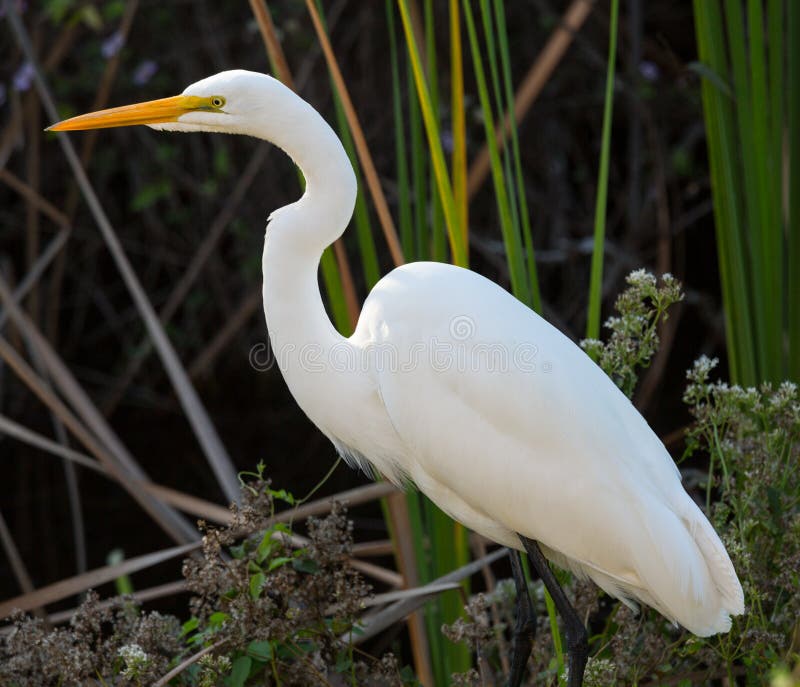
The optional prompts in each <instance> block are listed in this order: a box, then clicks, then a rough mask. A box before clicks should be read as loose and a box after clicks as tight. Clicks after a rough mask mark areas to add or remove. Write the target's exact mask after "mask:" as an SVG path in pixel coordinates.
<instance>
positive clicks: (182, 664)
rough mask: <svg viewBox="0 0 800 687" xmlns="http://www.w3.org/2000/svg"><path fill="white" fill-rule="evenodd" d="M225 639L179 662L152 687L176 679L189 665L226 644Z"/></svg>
mask: <svg viewBox="0 0 800 687" xmlns="http://www.w3.org/2000/svg"><path fill="white" fill-rule="evenodd" d="M227 641H228V640H227V638H223V639H219V640H217V641H216V642H214V643H213V644H212V645H211V646H207V647H206V648H205V649H201V650H200V651H198V652H197V653H196V654H192V655H191V656H189V658H187V659H186V660H185V661H181V662H180V663H179V664H178V665H177V666H175V667H174V668H173V669H172V670H170V671H169V672H168V673H167V674H166V675H164V677H162V678H161V679H160V680H158V682H154V683H153V687H164V685H166V684H167V683H168V682H169V681H170V680H172V678H174V677H177V676H178V675H180V674H181V673H182V672H183V671H184V670H186V669H187V668H188V667H189V666H190V665H192V664H193V663H197V661H199V660H200V659H201V658H203V656H205V655H206V654H210V653H211V652H212V651H214V649H218V648H219V647H221V646H222V645H223V644H224V643H225V642H227Z"/></svg>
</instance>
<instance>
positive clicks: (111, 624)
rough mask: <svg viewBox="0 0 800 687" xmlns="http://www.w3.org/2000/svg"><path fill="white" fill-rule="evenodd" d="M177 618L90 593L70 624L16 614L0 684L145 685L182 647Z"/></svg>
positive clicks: (1, 653)
mask: <svg viewBox="0 0 800 687" xmlns="http://www.w3.org/2000/svg"><path fill="white" fill-rule="evenodd" d="M180 632H181V627H180V623H179V621H178V619H177V618H174V617H171V616H165V615H161V614H160V613H142V612H140V610H139V608H138V606H137V605H136V604H135V603H133V602H131V601H128V600H123V601H120V602H119V603H118V604H116V605H114V606H111V607H103V606H101V605H100V603H99V599H98V597H97V594H95V593H94V592H89V594H88V595H87V597H86V600H85V601H84V602H83V604H82V605H81V607H80V608H79V609H78V612H77V613H76V614H75V615H74V616H73V618H72V621H71V623H70V626H69V627H66V628H56V629H51V628H48V627H46V626H45V624H44V622H43V621H42V620H40V619H38V618H35V619H32V618H29V617H26V616H23V615H22V614H18V615H17V616H15V617H14V626H13V629H12V630H11V632H10V633H9V634H8V635H7V636H5V637H4V638H3V639H2V641H0V684H2V685H9V687H11V686H13V687H48V686H49V685H53V686H59V685H81V684H97V683H96V682H95V681H96V679H97V676H98V675H109V676H110V675H118V678H117V679H116V681H115V682H114V683H113V684H116V685H146V684H152V683H153V682H155V681H156V680H157V679H158V678H159V677H161V675H163V674H164V673H166V672H167V670H168V666H169V664H170V662H171V661H172V659H173V658H174V657H175V656H177V655H178V654H179V653H180V652H181V650H182V648H183V645H182V642H181V639H180Z"/></svg>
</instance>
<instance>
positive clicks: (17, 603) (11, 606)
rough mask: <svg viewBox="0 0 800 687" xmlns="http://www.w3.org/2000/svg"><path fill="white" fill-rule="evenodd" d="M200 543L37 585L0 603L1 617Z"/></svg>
mask: <svg viewBox="0 0 800 687" xmlns="http://www.w3.org/2000/svg"><path fill="white" fill-rule="evenodd" d="M202 545H203V544H202V542H199V541H197V542H191V543H189V544H183V545H182V546H173V547H172V548H169V549H162V550H161V551H155V552H153V553H148V554H145V555H143V556H136V557H135V558H128V559H127V560H124V561H123V562H122V563H119V564H117V565H106V566H103V567H102V568H96V569H94V570H89V571H88V572H85V573H82V574H81V575H75V576H73V577H68V578H66V579H64V580H60V581H58V582H55V583H53V584H49V585H47V586H45V587H40V588H39V589H36V590H34V591H33V592H31V593H30V594H22V595H21V596H17V597H14V598H13V599H8V600H7V601H2V602H0V618H5V617H7V616H9V615H10V614H11V612H12V611H14V610H15V609H19V610H21V611H29V610H30V609H32V608H36V607H37V606H46V605H47V604H51V603H54V602H56V601H60V600H61V599H65V598H67V597H68V596H73V595H74V594H78V593H80V592H84V591H86V590H87V589H93V588H95V587H99V586H100V585H101V584H106V583H107V582H111V581H112V580H115V579H117V578H118V577H120V576H122V575H130V574H132V573H135V572H138V571H139V570H144V569H145V568H152V567H153V566H154V565H158V564H159V563H164V562H165V561H169V560H172V559H173V558H177V557H178V556H183V555H185V554H187V553H191V552H192V551H197V550H198V549H200V548H201V547H202Z"/></svg>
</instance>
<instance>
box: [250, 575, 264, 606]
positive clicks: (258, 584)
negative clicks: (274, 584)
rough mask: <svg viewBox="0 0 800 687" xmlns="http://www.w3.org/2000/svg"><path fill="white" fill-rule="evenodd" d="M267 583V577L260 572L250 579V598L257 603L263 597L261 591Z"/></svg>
mask: <svg viewBox="0 0 800 687" xmlns="http://www.w3.org/2000/svg"><path fill="white" fill-rule="evenodd" d="M266 582H267V577H266V575H264V573H263V572H258V573H256V574H255V575H252V576H251V577H250V598H251V599H253V601H255V600H256V599H258V597H259V596H261V591H262V590H263V589H264V585H265V584H266Z"/></svg>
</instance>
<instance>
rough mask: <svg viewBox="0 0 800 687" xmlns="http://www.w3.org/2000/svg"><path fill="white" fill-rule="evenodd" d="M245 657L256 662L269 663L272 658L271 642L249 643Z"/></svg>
mask: <svg viewBox="0 0 800 687" xmlns="http://www.w3.org/2000/svg"><path fill="white" fill-rule="evenodd" d="M247 655H248V656H252V657H253V658H254V659H256V660H257V661H264V662H268V661H271V660H272V657H273V651H272V642H270V641H267V640H261V641H254V642H250V644H248V645H247Z"/></svg>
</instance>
